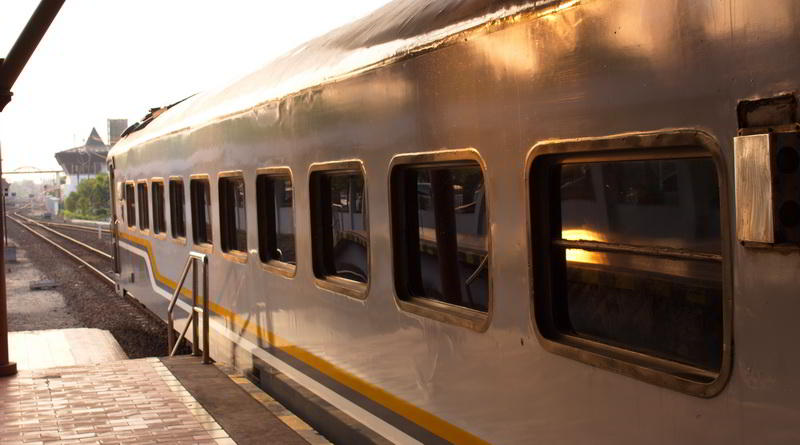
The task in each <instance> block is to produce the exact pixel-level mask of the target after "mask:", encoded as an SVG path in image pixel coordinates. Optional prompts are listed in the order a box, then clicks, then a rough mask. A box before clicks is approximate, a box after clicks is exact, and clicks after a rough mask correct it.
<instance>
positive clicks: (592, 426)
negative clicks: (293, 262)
mask: <svg viewBox="0 0 800 445" xmlns="http://www.w3.org/2000/svg"><path fill="white" fill-rule="evenodd" d="M482 2H483V3H486V4H488V3H490V0H482ZM422 3H423V2H420V4H422ZM433 3H436V2H433ZM433 3H430V4H433ZM764 3H765V2H763V1H761V2H760V1H756V0H736V1H733V0H692V1H689V0H583V1H581V2H579V3H573V2H569V3H568V2H564V5H567V6H569V5H572V6H571V7H564V8H561V9H558V10H556V11H553V13H552V14H549V15H547V16H542V17H540V16H537V15H536V14H530V15H529V14H521V15H515V16H514V18H513V20H507V21H498V22H492V23H491V24H488V25H486V26H483V27H481V26H478V27H476V28H474V29H473V28H471V29H472V31H470V32H469V33H468V34H467V35H464V36H461V37H464V38H453V39H450V40H448V41H447V42H444V43H442V44H440V45H437V46H435V47H430V48H428V49H427V50H426V51H425V52H422V53H420V54H417V53H413V54H412V53H402V54H403V57H402V59H400V60H397V61H396V62H395V63H380V64H375V65H371V68H370V69H369V70H365V71H358V72H357V71H352V72H350V71H348V72H349V73H350V75H348V76H345V77H336V78H334V79H332V80H330V81H325V82H323V80H325V79H328V77H327V76H326V75H327V73H328V72H330V71H328V70H326V69H323V68H320V69H315V67H317V66H320V65H324V66H328V65H326V64H329V65H331V66H332V65H334V64H341V65H336V66H345V65H346V66H345V68H344V69H347V67H349V66H350V65H349V64H346V63H345V62H349V61H351V60H362V61H363V60H365V59H364V58H366V57H367V56H368V55H371V54H373V53H374V52H376V51H378V49H376V48H374V47H369V46H364V47H359V48H356V49H349V50H347V52H346V53H344V52H343V51H345V49H343V48H342V47H341V45H340V46H336V47H329V46H326V47H325V48H330V51H331V52H332V53H329V54H327V55H324V54H320V53H317V52H313V51H310V52H303V51H301V50H298V51H299V53H304V54H305V55H306V57H307V58H305V59H303V60H306V61H309V60H313V61H314V62H315V63H314V64H313V66H310V65H309V64H304V63H299V62H296V60H295V59H291V60H290V61H291V62H292V63H293V65H292V66H297V67H298V70H299V69H301V68H302V69H304V70H305V69H306V68H308V70H307V71H303V73H304V74H303V75H302V76H301V75H299V74H296V75H293V76H291V79H292V82H293V83H292V85H294V86H297V88H296V89H295V88H290V86H291V85H289V86H287V85H288V84H281V85H276V84H275V83H274V82H276V79H279V78H283V77H281V76H282V74H281V73H282V71H279V70H278V68H282V67H284V65H281V66H278V67H276V66H271V67H268V68H266V69H265V70H263V71H261V72H259V73H257V74H255V75H253V76H249V77H247V78H246V79H245V80H243V83H240V84H237V85H234V86H232V87H229V88H224V89H219V90H212V91H211V92H209V93H206V94H201V95H197V96H195V97H193V98H192V99H189V100H187V101H186V102H184V103H182V104H180V105H177V106H176V107H174V108H173V109H171V110H169V111H167V112H166V113H165V114H164V115H163V116H161V117H159V118H158V119H156V120H155V121H153V123H152V124H151V125H149V126H147V127H146V128H145V129H143V130H141V132H137V133H135V134H134V135H132V137H126V138H124V139H123V140H122V141H120V143H119V144H117V146H116V147H115V148H114V149H113V150H112V153H113V154H114V155H115V162H117V170H116V174H117V175H118V177H117V180H137V179H145V178H152V177H168V176H173V175H180V176H182V177H183V178H184V181H186V182H185V184H187V187H186V188H187V194H188V177H189V175H190V174H196V173H205V174H209V175H211V192H212V193H211V196H212V198H213V199H214V202H213V206H212V218H213V221H214V224H213V226H214V236H213V237H214V239H215V240H219V236H220V233H219V228H218V224H219V212H218V203H217V202H216V197H218V187H217V184H218V178H217V175H218V173H219V172H220V171H225V170H242V172H243V176H244V178H245V181H246V184H247V188H248V190H247V193H246V200H247V205H248V207H250V208H255V206H256V194H255V193H251V191H252V190H255V182H256V175H257V173H256V172H257V169H259V168H266V167H288V168H291V170H292V174H293V181H294V184H296V188H295V197H294V202H295V206H296V207H295V224H296V230H297V238H296V250H297V268H296V275H295V276H294V278H287V277H286V276H284V275H279V274H275V273H271V272H270V271H268V270H265V269H263V268H262V267H261V264H260V260H259V255H258V249H257V246H258V233H257V231H256V230H249V231H248V246H249V249H250V250H249V251H248V261H247V263H245V264H242V263H239V262H234V261H230V260H228V259H227V258H225V257H224V256H223V255H222V252H220V251H219V249H218V245H217V246H214V249H213V250H212V252H211V258H210V264H211V270H210V271H209V272H210V273H211V277H210V285H211V302H212V310H214V311H218V312H215V314H212V322H213V323H215V324H214V325H212V329H213V331H212V336H213V338H212V340H211V343H212V354H213V356H214V358H215V359H219V360H221V361H227V362H228V363H231V364H235V365H236V366H237V367H241V368H244V367H247V362H246V361H241V360H242V359H241V357H242V355H250V354H251V353H252V354H255V355H256V356H257V357H262V358H263V357H266V355H265V354H274V356H272V357H274V358H270V363H273V364H275V365H280V366H281V369H282V372H288V371H291V369H297V371H296V372H293V373H292V376H293V377H292V378H296V379H297V380H296V381H298V382H301V383H300V384H304V385H307V384H308V383H309V382H313V381H312V377H308V376H322V377H325V379H324V382H325V383H324V384H317V385H316V386H315V387H314V388H315V389H316V390H317V391H318V393H319V394H320V397H323V398H324V399H325V400H327V401H328V402H330V403H332V404H334V405H335V406H343V407H344V406H345V404H344V403H343V402H342V400H344V398H345V397H349V398H351V399H352V400H354V401H355V402H356V403H358V404H359V405H353V404H351V405H348V406H350V407H351V408H352V407H356V408H358V410H352V411H348V412H352V413H353V415H354V417H355V418H357V419H358V420H359V421H362V422H364V423H365V424H367V425H368V426H369V427H370V428H372V429H373V430H375V431H376V432H378V433H379V434H384V435H386V436H387V437H391V438H392V439H394V440H393V441H394V442H397V443H408V442H409V440H407V439H406V440H403V437H402V436H397V435H396V434H395V433H396V429H397V428H404V426H403V425H409V424H413V425H416V426H414V428H416V430H413V431H412V428H410V427H409V428H406V431H408V434H415V433H414V431H422V430H424V431H431V432H432V433H431V434H437V435H439V436H441V437H443V438H445V439H446V440H447V441H450V442H451V443H481V442H480V440H483V441H485V442H491V443H497V444H504V443H505V444H518V443H544V444H554V445H572V444H586V443H597V444H615V445H617V444H639V443H653V444H658V445H667V444H669V445H671V444H675V443H680V444H718V443H725V444H738V445H744V444H750V443H763V444H796V443H800V428H799V427H798V422H797V419H798V418H800V397H798V396H797V395H798V394H800V379H798V378H797V376H798V373H800V354H797V353H796V352H795V351H796V350H797V345H796V343H797V340H796V339H797V338H798V337H800V324H798V323H797V314H798V312H799V311H800V300H799V299H798V298H797V284H796V283H797V271H798V270H800V255H798V254H797V253H787V252H778V251H776V250H765V249H748V248H745V247H743V246H741V245H740V244H739V243H735V242H732V241H735V239H732V238H733V237H731V239H725V240H723V242H725V243H729V244H730V246H729V247H730V251H731V252H732V253H731V255H730V256H731V258H732V261H733V264H732V267H733V275H734V276H735V279H734V280H733V281H732V282H731V286H732V289H733V295H732V299H733V302H734V318H735V323H734V324H733V325H732V329H733V338H735V344H734V346H733V347H734V348H735V353H734V354H733V357H734V361H735V363H734V365H733V367H732V374H731V378H730V381H729V382H728V384H727V386H726V387H725V388H724V389H723V390H722V392H721V393H720V394H719V395H717V396H716V397H714V398H711V399H701V398H698V397H693V396H690V395H687V394H684V393H681V392H678V391H674V390H671V389H668V388H663V387H660V386H657V385H652V384H648V383H645V382H642V381H640V380H636V379H633V378H630V377H627V376H624V375H620V374H616V373H613V372H609V371H607V370H604V369H599V368H596V367H592V366H587V365H586V364H584V363H581V362H579V361H576V360H571V359H569V358H566V357H562V356H559V355H556V354H553V353H551V352H548V351H546V350H544V349H543V348H542V347H541V345H540V343H539V342H538V341H537V337H536V333H535V329H534V326H533V323H532V322H531V317H530V314H531V306H532V304H531V299H532V298H536V296H535V295H533V296H532V295H531V292H530V288H531V278H530V262H529V261H528V255H529V251H530V249H531V241H530V239H529V237H528V234H527V230H526V225H527V221H528V217H529V214H528V213H527V211H526V209H525V205H524V202H525V200H526V199H527V198H526V196H527V189H526V187H525V180H524V174H525V168H524V162H525V161H524V160H525V156H526V155H527V153H528V152H529V151H530V149H531V147H532V146H534V145H536V144H537V143H539V142H542V141H547V140H554V139H558V140H564V139H576V138H589V137H598V136H604V135H613V134H621V133H640V132H642V131H653V130H659V129H675V128H684V129H687V128H691V129H698V130H702V131H704V132H705V133H707V134H709V135H710V136H711V137H713V139H715V140H716V141H717V142H718V143H719V145H720V149H721V152H722V158H723V159H722V160H723V163H724V165H725V169H724V172H723V177H724V178H726V181H727V182H730V183H731V184H732V183H733V181H734V174H733V171H734V157H735V156H734V151H733V141H734V137H735V136H736V130H737V128H736V119H735V117H736V116H735V113H736V103H737V101H738V100H740V99H744V98H758V97H770V96H772V95H774V94H777V93H780V92H783V91H798V90H800V45H798V44H797V42H798V41H799V40H800V2H797V1H796V0H772V1H770V2H769V7H768V8H765V7H764ZM426 4H427V3H426ZM389 37H391V36H389ZM401 40H403V39H401ZM397 45H398V46H399V45H400V43H398V44H397ZM350 47H351V48H352V45H351V46H350ZM383 48H384V49H387V48H388V50H392V51H393V50H394V48H396V46H392V45H388V44H387V45H385V46H384V47H383ZM337 51H339V52H337ZM381 54H383V52H381ZM392 54H394V53H392ZM345 56H347V57H345ZM360 56H363V58H362V57H360ZM393 60H394V59H393ZM732 61H747V63H732ZM126 63H131V64H136V63H137V60H135V58H134V59H130V60H127V61H126ZM287 63H288V62H287ZM287 72H288V71H287ZM291 73H295V72H294V71H292V72H291ZM286 76H288V74H286ZM286 78H287V79H288V77H286ZM303 79H306V80H307V81H308V83H303V82H305V81H306V80H303ZM301 80H303V81H302V82H301ZM287 82H288V80H287ZM290 83H291V82H290ZM312 83H313V84H315V85H317V84H319V85H318V86H317V87H314V88H305V87H307V86H309V85H310V84H312ZM288 90H292V91H296V92H297V94H292V95H289V96H285V97H283V96H281V97H280V98H278V99H275V100H270V98H271V97H275V96H276V95H281V94H282V93H281V91H288ZM234 107H236V108H237V109H238V110H239V111H237V112H233V113H231V114H225V112H226V111H228V110H229V109H230V108H234ZM161 119H164V120H163V121H162V122H159V121H160V120H161ZM668 131H669V130H661V131H659V132H660V133H664V132H668ZM463 147H474V148H475V150H477V151H478V153H479V154H480V156H481V158H482V159H484V160H485V163H486V178H487V180H486V187H487V194H488V196H489V200H488V201H487V206H488V211H489V215H491V221H490V223H489V228H490V231H491V233H490V236H491V239H492V244H491V246H490V253H491V258H492V261H491V262H490V265H489V267H490V271H491V273H492V282H493V284H492V292H493V304H492V314H491V321H490V324H489V326H488V327H487V329H486V330H485V331H484V332H477V331H474V330H472V329H468V328H465V327H463V326H458V325H453V324H448V323H445V322H441V321H437V320H432V319H429V318H426V317H421V316H418V315H416V314H412V313H408V312H406V311H403V310H401V309H400V308H398V307H397V304H396V297H395V291H394V284H393V274H392V272H393V270H392V259H391V252H392V244H391V237H390V233H391V232H390V230H389V227H390V226H389V223H390V218H389V217H390V208H389V204H388V202H389V199H388V198H389V187H388V179H387V178H388V177H389V176H388V175H389V173H390V172H389V166H390V165H391V160H392V159H393V158H394V157H395V156H397V155H399V154H408V153H415V152H417V153H418V152H424V151H431V150H438V149H447V148H450V149H452V148H463ZM348 159H360V160H361V161H362V162H363V164H364V170H365V172H366V176H367V188H368V193H367V199H368V209H369V221H368V225H369V229H370V247H369V249H370V255H371V256H370V261H371V263H370V287H369V290H368V294H367V296H366V299H364V300H361V299H355V298H349V297H347V296H344V295H340V294H337V293H334V292H331V291H330V290H327V289H323V288H320V287H317V286H316V284H315V277H314V274H313V270H312V267H311V253H312V248H311V242H310V237H309V236H308V233H309V231H310V226H311V218H310V214H309V210H308V209H309V207H310V205H311V202H310V197H309V190H308V184H309V174H308V171H309V166H310V165H311V164H313V163H319V162H331V161H341V160H348ZM730 190H731V192H730V193H728V194H727V195H728V196H726V197H725V198H726V199H725V201H726V202H730V203H732V202H733V193H732V190H733V188H732V187H731V189H730ZM761 199H763V196H761ZM185 207H186V209H187V230H189V233H188V235H189V240H188V241H185V242H183V241H182V242H178V241H173V240H171V239H157V238H153V237H151V236H149V235H145V234H142V233H140V232H138V231H136V230H131V229H129V228H128V227H127V225H122V227H121V228H120V231H121V233H122V235H121V236H122V239H123V240H124V241H126V243H133V241H130V239H132V238H133V237H136V238H140V239H141V240H142V243H141V244H145V243H146V244H147V245H149V251H148V248H147V247H144V246H142V245H141V244H137V245H136V246H135V249H136V251H135V252H134V251H133V250H132V249H133V248H130V249H131V250H129V249H128V248H126V249H122V256H123V273H122V277H129V276H130V274H131V272H135V273H136V281H135V283H128V282H123V283H122V284H123V285H124V286H125V287H126V289H129V291H130V292H132V293H133V294H134V295H136V297H137V298H139V299H140V300H141V301H142V302H143V303H145V304H146V305H147V306H148V307H149V308H151V309H152V310H153V311H155V312H156V313H158V314H166V312H165V311H166V302H167V300H166V299H165V298H164V296H163V295H160V292H163V293H164V294H167V295H169V294H170V292H169V291H168V290H167V288H168V287H170V284H169V283H170V282H173V284H174V281H175V280H177V278H179V276H180V275H179V274H180V271H181V270H180V268H181V266H182V265H183V261H184V260H185V258H186V255H187V254H188V252H189V251H190V250H191V248H192V246H191V224H190V223H191V221H190V219H191V217H190V215H189V214H188V207H189V200H188V197H187V199H186V202H185ZM727 208H730V210H727ZM723 209H724V210H723V213H724V215H723V216H722V217H723V218H729V219H731V220H734V218H735V215H734V211H733V206H729V207H723ZM247 219H248V221H247V226H248V228H250V227H253V228H255V227H257V224H258V218H257V212H255V211H253V212H251V211H249V209H248V212H247ZM129 238H130V239H129ZM137 243H138V242H137ZM148 253H149V254H150V255H151V256H152V260H153V261H150V260H149V259H148V260H147V261H149V262H150V267H151V268H152V270H153V271H154V272H157V273H153V274H152V276H153V277H154V280H153V281H155V283H153V282H152V281H149V280H150V278H149V277H148V278H145V275H143V274H142V272H146V270H145V268H146V267H147V264H145V258H146V257H147V255H148ZM765 297H768V298H765ZM219 326H222V327H223V328H225V329H227V331H223V330H217V327H219ZM220 329H221V328H220ZM246 342H249V345H248V343H246ZM765 345H768V347H767V346H765ZM253 351H255V352H253ZM292 354H295V355H292ZM281 363H283V365H281ZM312 368H313V369H312ZM334 384H336V385H339V386H336V387H334V388H333V389H329V387H328V386H325V385H331V386H334ZM342 386H345V388H344V389H342V388H341V387H342ZM337 390H340V391H339V392H336V391H337ZM342 394H344V396H342ZM359 407H367V408H363V409H362V408H359ZM375 407H377V408H375ZM348 409H349V408H348ZM398 413H399V414H398ZM370 416H373V417H370ZM374 416H381V420H380V421H374ZM390 424H391V425H397V426H396V427H392V428H396V429H395V430H391V429H389V425H390ZM415 437H418V438H417V439H416V440H418V441H420V442H423V443H436V442H435V441H434V440H432V439H433V437H432V436H431V435H427V436H422V435H420V436H415ZM439 443H441V441H440V442H439Z"/></svg>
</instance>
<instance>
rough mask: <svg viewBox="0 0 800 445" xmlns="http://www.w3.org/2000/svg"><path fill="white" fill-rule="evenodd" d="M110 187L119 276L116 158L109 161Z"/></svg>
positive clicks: (113, 242)
mask: <svg viewBox="0 0 800 445" xmlns="http://www.w3.org/2000/svg"><path fill="white" fill-rule="evenodd" d="M108 188H109V196H110V197H111V227H109V228H110V229H111V243H112V249H113V255H114V273H115V274H116V275H117V276H119V274H120V271H121V269H120V263H119V232H118V230H119V221H118V219H117V181H116V180H115V175H114V158H111V161H110V162H109V163H108Z"/></svg>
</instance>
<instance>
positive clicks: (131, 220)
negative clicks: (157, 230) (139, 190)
mask: <svg viewBox="0 0 800 445" xmlns="http://www.w3.org/2000/svg"><path fill="white" fill-rule="evenodd" d="M125 213H126V215H125V216H126V217H127V218H128V227H134V226H136V195H135V192H134V189H133V184H125Z"/></svg>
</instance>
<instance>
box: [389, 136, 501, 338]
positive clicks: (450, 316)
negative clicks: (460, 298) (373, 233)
mask: <svg viewBox="0 0 800 445" xmlns="http://www.w3.org/2000/svg"><path fill="white" fill-rule="evenodd" d="M461 163H469V164H472V163H477V165H478V167H479V168H480V169H481V174H482V175H483V183H484V196H485V198H484V199H485V200H486V204H485V211H486V254H487V256H488V264H487V272H488V277H489V279H488V294H487V295H488V301H487V307H486V312H483V311H479V310H476V309H471V308H467V307H464V306H459V305H455V304H449V303H445V302H442V301H438V300H435V299H432V298H425V297H415V296H411V297H410V298H403V297H401V294H402V293H403V292H402V291H401V288H402V286H401V285H399V284H398V283H400V282H401V281H400V280H404V279H405V278H404V276H405V274H404V270H405V267H406V261H405V259H404V258H403V256H402V252H403V250H404V249H403V248H402V247H401V246H400V245H399V244H400V243H402V242H404V240H401V239H398V236H397V231H398V229H397V226H398V224H399V218H402V217H403V216H402V215H401V214H400V213H399V212H400V211H404V210H403V209H399V208H398V207H399V206H402V204H403V202H401V200H400V199H399V198H397V197H395V194H394V193H393V189H394V183H393V182H394V181H393V177H394V171H395V169H396V168H398V167H410V168H414V167H415V166H419V167H425V166H429V165H435V164H442V165H448V164H453V165H457V164H461ZM387 181H388V187H387V192H388V201H387V202H388V203H389V208H390V217H389V229H390V230H389V233H390V236H391V243H392V277H393V286H394V300H395V304H396V305H397V306H398V307H399V308H400V310H401V311H403V312H407V313H410V314H414V315H418V316H421V317H424V318H429V319H432V320H436V321H439V322H442V323H446V324H451V325H455V326H460V327H464V328H468V329H471V330H474V331H477V332H485V331H486V330H487V329H488V328H489V325H490V324H491V320H492V318H493V316H494V283H493V278H492V276H493V273H492V271H493V268H494V266H493V263H494V262H493V261H492V257H493V255H492V246H493V243H492V231H491V227H492V224H491V221H492V220H491V206H490V204H489V203H490V202H491V199H492V198H491V196H490V195H491V192H490V190H489V189H490V187H489V182H488V181H489V176H488V174H487V168H486V163H485V162H484V160H483V158H482V157H481V156H480V153H479V152H478V151H477V150H476V149H474V148H464V149H451V150H446V151H432V152H422V153H409V154H399V155H395V156H394V157H392V160H391V161H390V163H389V175H388V178H387Z"/></svg>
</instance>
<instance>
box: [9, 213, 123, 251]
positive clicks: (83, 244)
mask: <svg viewBox="0 0 800 445" xmlns="http://www.w3.org/2000/svg"><path fill="white" fill-rule="evenodd" d="M14 215H16V216H18V217H20V218H22V219H24V220H26V221H28V222H29V223H32V224H36V225H37V226H39V227H41V228H42V229H44V230H47V231H48V232H50V233H53V234H55V235H58V236H60V237H62V238H64V239H66V240H68V241H71V242H73V243H75V244H77V245H79V246H81V247H83V248H84V249H87V250H89V251H91V252H92V253H94V254H97V255H99V256H101V257H103V258H105V259H107V260H110V261H113V260H114V257H112V256H111V255H109V254H107V253H105V252H103V251H102V250H100V249H95V248H94V247H92V246H90V245H88V244H86V243H83V242H81V241H78V240H76V239H75V238H72V237H71V236H67V235H64V234H63V233H61V232H59V231H56V230H53V229H51V228H49V227H47V226H45V225H44V224H41V223H39V222H36V221H35V220H33V219H30V218H28V217H27V216H22V215H20V214H19V213H14Z"/></svg>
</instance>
